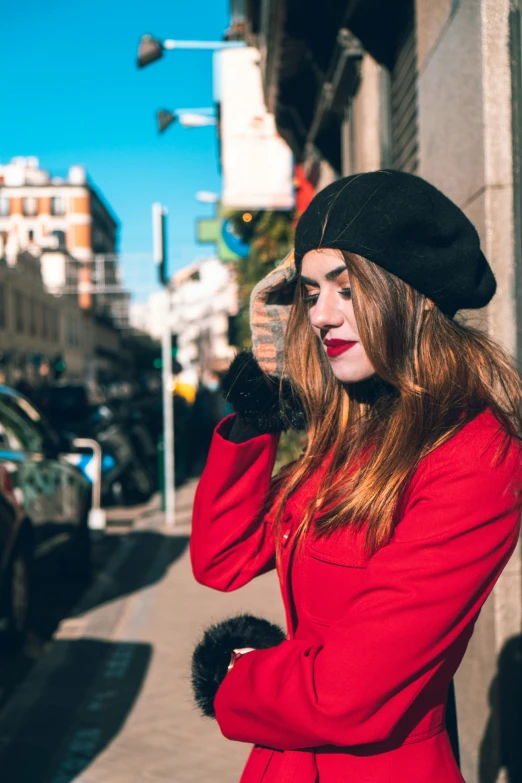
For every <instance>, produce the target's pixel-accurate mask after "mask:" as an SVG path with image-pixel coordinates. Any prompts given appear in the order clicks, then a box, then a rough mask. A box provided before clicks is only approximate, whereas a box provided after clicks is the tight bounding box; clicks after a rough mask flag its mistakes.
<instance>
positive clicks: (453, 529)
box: [191, 412, 522, 783]
mask: <svg viewBox="0 0 522 783" xmlns="http://www.w3.org/2000/svg"><path fill="white" fill-rule="evenodd" d="M227 418H230V417H227ZM224 422H227V419H225V420H224V421H223V422H221V423H220V424H219V425H218V427H217V428H216V431H215V434H214V438H213V441H212V446H211V449H210V454H209V457H208V461H207V465H206V468H205V470H204V473H203V475H202V477H201V481H200V483H199V486H198V490H197V494H196V500H195V507H194V517H193V532H192V539H191V557H192V565H193V570H194V574H195V577H196V579H197V580H198V581H199V582H201V583H202V584H205V585H208V586H209V587H213V588H215V589H216V590H224V591H229V590H235V589H237V588H238V587H241V586H242V585H244V584H246V583H247V582H249V581H250V580H251V579H253V578H254V577H255V576H257V575H258V574H261V573H263V572H265V571H268V570H270V569H272V568H274V531H273V527H272V524H271V519H270V514H268V515H267V516H266V517H265V518H263V519H259V520H258V521H256V522H254V521H253V520H254V518H255V517H256V515H257V516H259V511H260V509H261V507H262V503H263V500H264V499H265V495H266V491H267V488H268V485H269V482H270V477H271V472H272V468H273V464H274V459H275V455H276V449H277V444H278V437H277V436H276V435H261V436H259V437H257V438H254V439H252V440H249V441H247V442H245V443H242V444H234V443H231V442H229V441H227V440H226V439H225V438H224V437H223V436H222V435H221V434H220V431H221V430H222V428H223V427H227V426H228V424H224ZM502 435H503V433H502V431H501V430H500V428H499V425H498V423H497V421H496V420H495V419H494V417H493V415H492V414H491V413H490V412H485V413H483V414H481V415H480V416H478V417H477V418H476V419H475V420H474V421H472V422H471V423H469V424H468V425H466V427H464V428H463V429H462V430H461V432H459V433H458V434H457V435H455V436H454V437H453V438H452V439H450V440H449V441H448V442H447V443H445V444H444V445H443V446H440V447H439V448H438V449H436V450H435V451H434V452H433V453H432V454H430V455H429V456H428V457H427V458H426V459H425V460H423V462H422V463H421V465H420V467H419V468H418V470H417V471H416V473H415V475H414V476H413V479H412V480H411V482H410V485H409V487H408V489H407V491H406V493H405V496H404V498H403V500H402V502H401V507H400V514H399V523H398V525H397V528H396V531H395V534H394V537H393V539H392V541H391V543H390V544H389V545H387V546H385V547H383V548H382V549H381V550H379V551H378V552H377V553H376V554H375V555H374V556H373V557H368V556H367V555H366V553H365V551H364V546H363V537H364V533H362V534H354V533H353V532H352V531H350V530H349V529H345V530H343V531H341V532H339V533H337V534H335V536H333V537H332V538H328V539H321V540H314V539H313V538H312V537H309V539H308V540H307V541H306V543H305V549H304V551H303V554H302V556H301V557H299V555H298V556H295V555H293V554H292V547H291V546H288V544H289V542H290V541H291V537H292V530H293V529H295V526H296V524H297V522H298V520H299V515H300V507H301V508H302V506H303V505H304V504H305V503H306V499H307V497H310V496H312V495H313V493H314V486H317V483H318V482H319V481H320V479H321V470H318V471H317V474H316V475H315V476H314V478H313V480H311V481H310V482H309V484H308V485H307V486H306V487H305V488H304V489H303V490H302V491H301V492H300V493H299V494H298V496H297V497H295V498H293V499H292V501H291V503H290V504H289V506H288V508H287V513H286V518H285V521H284V526H283V530H282V534H281V535H282V537H283V545H284V550H283V552H284V555H283V564H282V566H283V567H282V572H283V573H282V577H281V590H282V595H283V601H284V605H285V608H286V617H287V624H288V640H287V641H285V642H283V643H282V644H281V645H280V646H279V647H274V648H271V649H269V650H257V651H254V652H250V653H247V654H246V655H244V656H242V657H241V658H240V659H239V660H238V661H237V663H236V665H235V667H234V668H233V669H232V670H231V671H230V672H229V673H228V674H227V676H226V678H225V680H224V682H223V684H222V685H221V687H220V689H219V691H218V694H217V697H216V700H215V709H216V716H217V720H218V723H219V726H220V728H221V731H222V732H223V734H224V735H225V736H226V737H228V738H230V739H233V740H239V741H242V742H251V743H255V746H256V747H254V749H253V751H252V753H251V755H250V758H249V760H248V762H247V766H246V768H245V771H244V773H243V777H242V778H241V783H260V781H261V780H262V781H263V783H276V782H277V783H290V782H292V783H315V781H320V783H345V781H346V783H348V781H350V783H351V781H353V783H399V781H400V783H417V781H418V782H419V783H420V781H422V783H456V782H457V781H462V780H463V778H462V776H461V775H460V773H459V771H458V769H457V765H456V763H455V761H454V758H453V755H452V752H451V748H450V745H449V740H448V736H447V733H446V731H445V728H444V711H445V704H446V696H447V692H448V685H449V682H450V680H451V678H452V677H453V675H454V673H455V671H456V669H457V668H458V666H459V664H460V662H461V660H462V657H463V655H464V652H465V650H466V647H467V645H468V642H469V639H470V637H471V634H472V632H473V626H474V623H475V621H476V619H477V616H478V614H479V611H480V608H481V607H482V605H483V603H484V601H485V600H486V597H487V596H488V594H489V593H490V592H491V589H492V588H493V585H494V584H495V582H496V580H497V579H498V576H499V574H500V573H501V571H502V569H503V568H504V566H505V565H506V563H507V561H508V559H509V557H510V555H511V553H512V552H513V549H514V547H515V544H516V542H517V538H518V535H519V529H520V528H519V518H520V508H521V492H522V460H521V450H520V447H519V445H518V443H517V442H516V441H515V440H511V441H510V442H509V448H508V450H507V453H506V455H505V457H504V459H503V460H502V462H501V463H500V464H499V465H498V466H494V465H492V459H493V455H494V453H495V451H496V447H497V446H498V445H499V442H500V439H501V437H502ZM290 588H291V589H290Z"/></svg>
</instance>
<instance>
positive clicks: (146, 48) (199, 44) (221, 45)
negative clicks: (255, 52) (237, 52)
mask: <svg viewBox="0 0 522 783" xmlns="http://www.w3.org/2000/svg"><path fill="white" fill-rule="evenodd" d="M244 46H246V42H245V41H174V40H173V39H172V38H167V39H166V40H165V41H160V39H159V38H154V36H152V35H149V34H146V35H142V36H141V38H140V43H139V46H138V68H144V67H145V66H146V65H150V64H151V63H154V62H156V60H161V58H162V57H163V52H164V51H165V50H169V49H240V48H243V47H244Z"/></svg>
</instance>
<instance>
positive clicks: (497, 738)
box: [479, 634, 522, 783]
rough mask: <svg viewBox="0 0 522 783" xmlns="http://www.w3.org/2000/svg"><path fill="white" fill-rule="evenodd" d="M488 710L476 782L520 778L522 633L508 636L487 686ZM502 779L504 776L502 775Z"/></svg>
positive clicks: (517, 781)
mask: <svg viewBox="0 0 522 783" xmlns="http://www.w3.org/2000/svg"><path fill="white" fill-rule="evenodd" d="M489 707H490V713H489V717H488V722H487V725H486V729H485V731H484V736H483V737H482V741H481V743H480V757H479V782H480V783H495V782H496V781H497V780H498V779H499V772H500V771H501V770H503V772H504V775H505V780H506V783H520V781H522V742H521V739H520V738H521V737H522V635H520V634H518V635H517V636H512V637H510V638H509V639H508V640H507V641H506V642H505V644H504V646H503V647H502V649H501V651H500V653H499V655H498V659H497V672H496V674H495V676H494V678H493V680H492V681H491V683H490V686H489ZM503 779H504V778H503Z"/></svg>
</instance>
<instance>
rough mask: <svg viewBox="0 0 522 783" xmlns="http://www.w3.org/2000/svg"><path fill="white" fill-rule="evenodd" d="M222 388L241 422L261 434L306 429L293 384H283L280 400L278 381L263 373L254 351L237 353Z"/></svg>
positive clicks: (288, 382) (286, 381)
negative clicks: (249, 425)
mask: <svg viewBox="0 0 522 783" xmlns="http://www.w3.org/2000/svg"><path fill="white" fill-rule="evenodd" d="M221 388H222V391H223V394H224V396H225V398H226V399H227V400H228V401H229V402H230V403H231V404H232V405H233V407H234V410H235V411H236V413H238V414H239V416H240V417H241V419H242V420H243V421H244V422H245V423H246V424H251V425H252V426H253V427H255V428H256V429H257V430H258V432H260V433H264V432H284V431H286V430H288V429H294V430H300V431H303V430H305V429H306V419H305V414H304V410H303V407H302V405H301V402H300V400H299V398H298V397H297V395H296V393H295V392H294V390H293V389H292V386H291V384H290V381H289V380H288V379H287V378H285V379H284V380H283V397H282V399H281V398H280V396H279V378H278V377H277V376H276V375H268V374H267V373H265V372H263V370H262V369H261V368H260V366H259V364H258V363H257V361H256V359H255V357H254V354H253V353H252V352H251V351H241V353H238V355H237V356H236V358H235V359H234V361H233V362H232V364H231V365H230V367H229V368H228V370H227V373H226V375H225V376H224V378H223V381H222V384H221Z"/></svg>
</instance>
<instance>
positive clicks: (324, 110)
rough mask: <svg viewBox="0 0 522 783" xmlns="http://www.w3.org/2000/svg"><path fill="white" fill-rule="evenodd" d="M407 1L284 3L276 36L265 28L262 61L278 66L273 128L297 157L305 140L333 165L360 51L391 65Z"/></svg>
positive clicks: (298, 0) (290, 0)
mask: <svg viewBox="0 0 522 783" xmlns="http://www.w3.org/2000/svg"><path fill="white" fill-rule="evenodd" d="M276 2H277V0H271V2H270V3H269V4H270V5H274V7H275V3H276ZM411 2H412V0H394V2H390V0H322V2H321V4H320V8H318V4H317V1H316V0H286V4H285V15H284V23H283V33H282V35H281V34H280V33H278V34H277V35H276V34H275V32H273V33H272V34H271V33H270V30H268V31H265V32H266V34H267V45H268V50H269V51H268V52H267V59H270V61H271V62H277V63H278V67H277V73H276V74H274V76H275V79H276V81H277V84H276V85H274V86H275V87H276V94H277V100H276V105H275V107H274V108H275V114H276V122H277V127H278V130H279V132H280V133H281V135H282V136H283V137H284V138H285V139H286V141H287V142H288V143H289V145H290V147H291V148H292V150H293V152H294V155H295V156H296V158H297V160H298V161H299V160H302V159H303V157H304V155H305V148H306V144H307V143H308V142H310V141H312V142H313V144H314V145H315V146H316V147H317V148H318V149H319V151H320V152H321V153H322V154H323V156H324V157H325V158H326V159H327V160H329V162H330V163H331V164H332V166H333V167H334V168H335V169H336V170H338V171H339V170H340V163H341V162H340V142H339V136H340V126H341V122H342V119H343V112H344V108H345V107H346V106H347V105H349V102H350V99H351V97H352V96H353V95H354V94H355V92H356V90H357V87H358V83H359V66H360V60H361V55H362V51H363V48H364V49H365V50H366V51H368V52H369V53H370V54H371V55H372V56H373V57H374V58H375V59H376V60H377V61H378V62H380V63H382V64H383V65H386V66H387V67H388V68H391V67H392V66H393V60H394V57H395V51H396V48H397V40H398V37H399V35H400V31H401V28H402V26H403V23H404V18H405V16H406V14H407V12H408V8H409V6H411ZM273 30H274V27H272V31H273ZM361 44H362V46H361ZM276 48H278V50H279V56H274V49H276ZM271 49H272V51H270V50H271ZM274 70H275V69H274ZM267 75H268V74H267Z"/></svg>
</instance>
